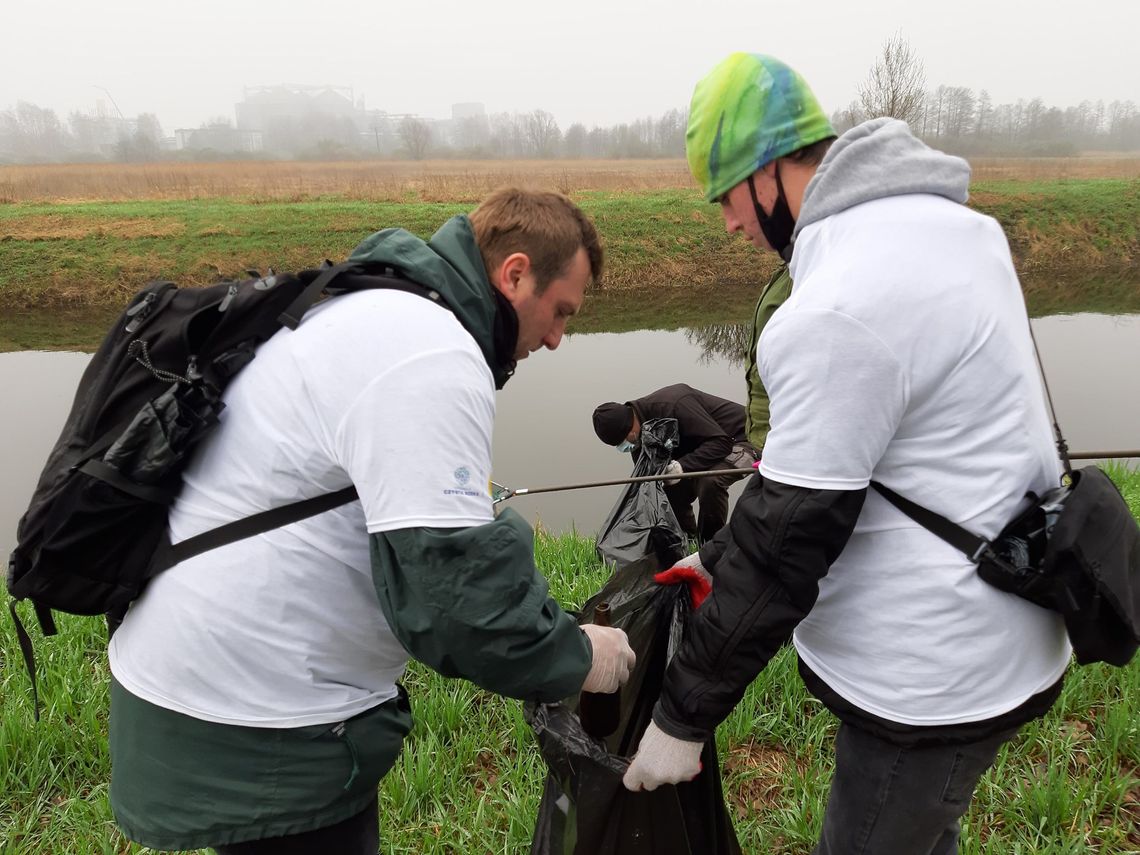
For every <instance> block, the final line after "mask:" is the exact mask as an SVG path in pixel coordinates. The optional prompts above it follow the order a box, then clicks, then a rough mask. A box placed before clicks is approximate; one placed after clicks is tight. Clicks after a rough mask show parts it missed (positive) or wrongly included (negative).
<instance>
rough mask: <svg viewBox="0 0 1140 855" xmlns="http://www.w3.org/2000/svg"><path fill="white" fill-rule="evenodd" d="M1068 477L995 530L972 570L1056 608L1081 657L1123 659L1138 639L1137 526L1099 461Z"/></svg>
mask: <svg viewBox="0 0 1140 855" xmlns="http://www.w3.org/2000/svg"><path fill="white" fill-rule="evenodd" d="M1071 477H1072V484H1071V485H1070V486H1066V487H1058V488H1057V489H1055V490H1050V491H1049V492H1048V493H1046V494H1045V496H1044V497H1042V498H1041V499H1040V500H1039V501H1037V502H1034V504H1033V505H1032V506H1031V507H1030V508H1029V509H1028V510H1027V511H1025V512H1024V513H1023V514H1022V515H1021V516H1019V517H1018V518H1017V519H1016V520H1014V521H1013V522H1012V523H1010V524H1009V525H1008V526H1006V528H1005V529H1004V530H1003V531H1002V532H1001V534H999V535H998V536H997V537H996V538H994V540H993V542H992V543H991V544H990V548H989V549H988V550H985V551H983V553H982V555H981V557H980V560H979V562H978V574H979V575H980V576H981V577H982V578H983V579H984V580H985V581H987V582H989V583H990V584H991V585H993V586H994V587H997V588H1001V589H1002V590H1003V591H1009V592H1010V593H1011V594H1017V595H1018V596H1019V597H1024V598H1025V599H1027V600H1030V601H1031V602H1034V603H1036V604H1037V605H1039V606H1042V607H1044V608H1047V609H1052V610H1053V611H1057V612H1060V613H1061V615H1062V616H1063V617H1064V619H1065V628H1066V630H1068V633H1069V640H1070V641H1071V642H1072V644H1073V651H1074V652H1075V653H1076V656H1077V661H1078V662H1080V663H1081V664H1082V665H1083V664H1086V663H1089V662H1108V663H1110V664H1112V665H1126V664H1127V663H1128V662H1129V660H1131V659H1132V656H1133V654H1134V653H1135V652H1136V649H1137V646H1138V644H1140V526H1137V524H1136V520H1135V519H1134V518H1133V516H1132V513H1131V511H1130V510H1129V508H1128V504H1127V503H1126V502H1125V501H1124V497H1123V496H1122V495H1121V494H1120V491H1119V490H1117V488H1116V485H1115V484H1113V483H1112V481H1111V480H1109V478H1108V476H1107V475H1105V474H1104V472H1102V471H1101V470H1100V469H1098V468H1096V467H1095V466H1089V467H1085V468H1084V469H1078V470H1076V471H1074V472H1073V473H1072V476H1071Z"/></svg>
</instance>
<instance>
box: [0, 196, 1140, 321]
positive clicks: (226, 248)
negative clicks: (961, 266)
mask: <svg viewBox="0 0 1140 855" xmlns="http://www.w3.org/2000/svg"><path fill="white" fill-rule="evenodd" d="M574 195H575V198H576V200H577V201H578V202H579V203H580V204H581V205H582V207H583V208H584V209H585V210H586V211H587V212H588V213H589V214H590V215H591V216H592V217H593V218H594V219H595V221H596V222H597V225H598V228H599V230H600V232H601V234H602V236H603V239H604V242H605V245H606V251H607V271H606V276H605V288H606V289H609V290H622V289H624V290H637V289H653V290H655V291H657V290H661V289H669V288H678V287H694V286H695V287H698V288H703V287H711V286H713V285H717V286H722V285H733V284H744V283H752V284H754V283H755V282H756V281H757V279H758V278H759V277H761V276H762V275H764V273H765V271H767V270H770V269H771V268H772V266H773V256H771V254H769V253H757V252H756V251H755V250H753V249H752V248H751V247H750V246H749V245H748V244H747V243H746V242H745V241H743V240H742V239H740V238H739V236H732V235H728V234H726V233H725V231H724V227H723V224H722V221H721V218H720V214H719V212H718V210H717V209H716V208H715V207H714V206H711V205H708V204H705V203H704V202H703V201H702V200H701V199H700V197H699V195H698V194H697V193H696V191H694V190H692V189H671V190H670V189H653V190H622V191H614V190H589V191H580V192H577V193H575V194H574ZM972 204H973V205H974V206H975V207H976V208H978V209H979V210H981V211H983V212H985V213H987V214H991V215H993V216H994V217H996V218H997V219H998V220H999V221H1000V222H1001V223H1002V225H1003V226H1004V227H1005V229H1006V232H1007V234H1008V235H1009V238H1010V243H1011V246H1012V248H1013V251H1014V256H1015V260H1016V262H1017V264H1018V267H1019V270H1020V271H1021V272H1022V273H1027V274H1035V273H1040V272H1043V271H1049V272H1050V273H1051V274H1068V275H1071V274H1074V273H1080V274H1081V275H1088V274H1090V273H1113V272H1120V271H1124V272H1127V271H1131V272H1132V273H1133V275H1134V272H1135V263H1134V262H1135V258H1136V256H1137V251H1138V247H1140V235H1138V233H1137V224H1138V222H1140V179H1133V180H1124V179H1098V180H1087V181H1057V182H1020V183H1019V182H1001V183H993V184H985V183H981V184H978V185H976V186H975V189H974V197H973V201H972ZM470 207H471V204H470V203H466V202H461V201H448V202H425V201H405V202H367V201H359V200H353V199H344V198H323V199H319V200H310V201H300V202H282V201H260V200H259V201H255V200H251V199H241V198H211V199H199V200H171V201H154V200H147V201H127V202H67V203H62V202H61V203H13V204H9V205H0V270H3V278H2V279H0V309H3V310H6V311H15V310H25V309H29V308H32V307H47V306H52V307H72V308H88V307H92V306H106V305H120V304H122V303H123V302H125V301H126V300H127V299H128V298H129V296H130V295H132V294H133V293H134V292H135V290H137V288H138V287H140V285H141V284H142V283H145V282H146V281H148V280H150V279H155V278H170V279H174V280H176V281H178V282H180V283H188V284H196V283H197V284H202V283H207V282H211V281H216V280H218V279H219V278H223V277H230V276H241V275H243V272H244V271H245V270H247V269H256V270H264V269H266V268H267V267H274V268H275V269H279V270H281V269H284V270H293V269H299V268H304V267H310V266H315V265H316V264H317V263H319V262H320V261H321V260H322V259H324V258H334V259H336V258H342V257H344V256H345V255H346V254H347V253H348V252H349V251H351V249H352V248H353V247H354V246H355V245H356V244H357V243H358V242H359V241H360V240H361V239H362V238H363V237H364V236H366V235H367V234H369V233H370V232H372V231H375V230H377V229H380V228H384V227H387V226H390V225H393V224H399V225H401V226H403V227H405V228H407V229H409V230H410V231H413V232H415V233H417V234H421V235H425V236H426V235H429V234H430V233H431V232H432V231H434V230H435V228H437V227H438V226H439V225H440V224H441V223H442V222H444V221H445V220H446V219H447V218H448V217H450V216H452V215H454V214H456V213H460V212H464V211H467V210H469V209H470Z"/></svg>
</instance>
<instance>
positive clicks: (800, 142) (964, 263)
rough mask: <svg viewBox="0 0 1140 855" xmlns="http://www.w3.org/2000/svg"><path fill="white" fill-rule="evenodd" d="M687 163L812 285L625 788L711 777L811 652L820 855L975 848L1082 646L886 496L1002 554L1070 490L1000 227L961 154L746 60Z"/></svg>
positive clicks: (792, 317) (772, 63)
mask: <svg viewBox="0 0 1140 855" xmlns="http://www.w3.org/2000/svg"><path fill="white" fill-rule="evenodd" d="M687 149H688V156H689V163H690V166H691V168H692V171H693V173H694V176H695V177H696V178H697V180H698V181H699V183H700V184H701V185H702V187H703V188H704V190H705V193H706V197H707V198H708V200H709V201H712V202H718V203H719V204H720V206H721V210H722V213H723V215H724V219H725V224H726V226H727V228H728V230H729V231H730V232H741V233H743V234H744V235H745V236H746V237H747V238H748V239H749V240H750V241H751V242H752V243H753V244H754V245H755V246H756V247H757V248H760V249H765V250H772V251H776V252H778V253H780V254H781V255H782V256H784V257H785V259H788V260H790V269H791V276H792V281H793V282H794V285H793V287H792V292H791V296H790V297H789V299H788V300H787V302H786V303H785V304H784V305H783V306H781V307H780V308H779V309H777V310H776V312H775V314H774V315H773V316H772V318H771V320H770V321H769V322H768V324H767V326H766V327H765V329H764V331H763V333H762V335H761V337H760V340H759V346H758V355H757V359H758V365H759V369H760V375H761V377H762V379H763V383H764V386H765V387H766V388H767V390H768V392H769V395H770V399H771V431H770V433H769V434H768V438H767V442H766V444H765V447H764V454H763V460H762V463H761V465H760V471H759V474H758V475H757V476H756V477H754V478H753V479H752V481H751V483H750V484H749V485H748V486H747V487H746V489H745V492H744V494H743V495H742V496H741V498H740V500H739V501H738V503H737V505H736V509H735V511H734V513H733V515H732V518H731V520H730V521H729V524H728V526H726V528H725V529H724V530H722V532H721V533H720V534H719V535H718V537H717V539H716V541H714V543H713V544H710V545H709V547H706V549H705V550H702V552H701V553H699V554H698V555H695V556H691V557H690V558H689V559H686V561H685V562H683V563H684V564H685V565H686V568H687V572H688V573H689V574H690V575H691V576H702V575H706V576H707V574H708V573H710V572H711V574H712V579H713V585H712V594H711V596H710V597H709V598H708V599H707V600H706V601H705V603H704V605H703V606H702V607H701V608H700V609H699V610H698V611H697V613H696V615H695V619H694V621H693V624H692V626H691V628H690V633H689V636H688V637H687V638H686V641H685V643H684V644H683V646H682V647H681V649H680V650H679V651H678V653H677V655H676V656H675V658H674V659H673V660H672V662H671V664H670V667H669V670H668V672H667V674H666V678H665V681H664V686H663V688H662V693H661V699H660V701H659V703H658V705H657V707H656V708H655V710H654V714H653V722H652V724H651V725H650V726H649V728H648V729H647V731H646V733H645V736H644V738H643V740H642V742H641V745H640V747H639V750H638V752H637V756H636V757H635V759H634V761H633V763H632V764H631V766H630V768H629V771H628V773H627V775H626V778H625V781H626V785H627V786H628V787H629V788H630V789H633V790H638V789H642V788H645V789H653V788H654V787H656V786H659V785H660V784H663V783H674V782H678V781H682V780H686V779H688V778H690V777H692V776H693V775H694V774H695V773H696V771H697V768H698V766H697V763H698V759H697V758H698V755H699V753H700V747H701V745H702V744H703V742H704V740H705V739H706V738H707V737H708V736H709V734H710V733H711V732H712V731H713V729H714V728H715V727H716V725H717V724H718V723H719V722H720V721H722V720H723V719H724V718H725V716H727V714H728V713H729V712H730V711H731V709H732V708H733V706H734V705H735V704H736V703H737V702H738V701H739V700H740V698H741V696H742V695H743V693H744V690H745V689H746V688H747V686H748V684H749V683H750V682H751V681H752V680H753V678H754V677H755V676H756V674H757V673H758V672H759V671H760V670H761V669H762V668H764V666H765V665H766V664H767V662H768V661H769V659H770V658H771V657H772V656H773V655H774V654H775V652H776V651H777V650H778V649H779V647H780V645H781V644H782V643H783V642H785V641H786V640H788V639H789V638H791V639H792V641H793V643H794V645H795V648H796V652H797V653H798V655H799V662H800V671H801V674H802V676H803V678H804V680H805V683H806V684H807V686H808V688H809V689H810V690H811V691H812V692H813V693H814V694H815V695H816V696H817V697H819V698H820V699H821V700H822V701H823V702H824V703H825V704H826V705H827V706H828V708H829V709H831V710H832V711H833V712H834V713H835V714H836V715H837V716H838V717H839V718H840V720H841V724H840V727H839V732H838V735H837V738H836V772H835V778H834V780H833V783H832V788H831V793H830V797H829V800H828V806H827V811H826V813H825V816H824V820H823V831H822V836H821V839H820V841H819V845H818V847H817V848H816V850H815V851H816V852H817V853H819V854H820V855H835V853H846V852H874V853H876V855H928V853H929V854H930V855H948V853H954V852H957V851H958V850H957V846H958V836H959V818H960V817H961V815H962V814H963V813H964V812H965V810H966V807H967V806H968V804H969V801H970V798H971V795H972V793H973V790H974V787H975V785H976V783H977V780H978V778H979V776H980V775H981V774H982V773H983V772H984V771H985V770H986V769H987V768H988V767H989V766H990V764H991V763H992V762H993V758H994V756H995V754H996V752H997V750H998V748H999V747H1000V746H1001V744H1002V743H1003V742H1005V741H1006V740H1007V739H1009V738H1010V737H1011V736H1012V735H1013V734H1014V733H1015V732H1016V731H1017V728H1018V727H1019V726H1020V725H1022V724H1023V723H1025V722H1026V721H1029V720H1031V719H1033V718H1035V717H1037V716H1040V715H1042V714H1043V713H1044V712H1045V711H1046V710H1047V709H1048V708H1049V707H1050V706H1051V704H1052V703H1053V701H1054V700H1055V698H1056V697H1057V695H1058V694H1059V692H1060V688H1061V681H1062V678H1063V674H1064V671H1065V668H1066V666H1067V663H1068V661H1069V655H1070V648H1069V645H1068V641H1067V639H1066V637H1065V633H1064V627H1063V625H1062V622H1061V619H1060V617H1059V615H1057V614H1054V613H1052V612H1049V611H1046V610H1045V609H1041V608H1038V607H1037V606H1034V605H1032V604H1030V603H1029V602H1027V601H1025V600H1022V599H1020V598H1018V597H1016V596H1013V595H1010V594H1007V593H1003V592H1001V591H999V590H997V589H996V588H993V587H990V586H989V585H987V584H986V583H985V582H983V581H982V580H981V578H980V577H979V576H978V574H977V572H976V568H975V566H974V565H973V563H972V562H971V561H970V560H969V559H968V558H966V557H965V556H964V555H963V554H962V553H961V552H959V551H958V550H956V549H955V548H954V547H952V546H950V545H949V544H947V543H945V542H944V541H942V540H941V539H939V538H938V537H937V536H935V535H934V534H932V533H930V532H929V531H927V530H926V529H924V528H922V527H921V526H919V525H918V524H917V523H915V522H913V521H912V520H911V519H910V518H909V517H907V516H905V515H904V514H903V513H902V512H901V511H899V510H897V509H896V508H895V507H894V506H893V505H891V504H889V503H888V502H887V500H886V499H884V498H883V496H882V495H880V494H879V493H877V492H875V491H874V490H869V489H868V487H869V485H870V483H871V482H872V481H875V482H879V483H882V484H884V485H885V486H886V487H889V488H891V489H893V490H894V491H895V492H897V493H898V494H901V495H902V496H904V497H905V498H907V499H910V500H911V501H913V502H916V503H918V504H919V505H923V506H925V507H927V508H928V509H930V510H932V511H934V512H936V513H938V514H941V515H943V516H945V517H947V518H949V519H950V520H952V521H954V522H956V523H958V524H959V525H961V526H963V527H964V528H966V529H969V530H970V531H973V532H975V533H977V534H979V535H981V536H984V537H987V538H989V537H992V536H994V535H995V534H997V533H998V531H999V530H1000V529H1001V528H1002V527H1003V526H1004V525H1005V524H1006V523H1007V522H1009V521H1010V520H1011V519H1012V518H1013V517H1014V516H1015V513H1016V512H1017V511H1018V510H1020V508H1021V506H1022V503H1023V501H1024V497H1025V496H1026V494H1027V493H1028V492H1030V491H1033V492H1036V493H1041V492H1042V491H1044V490H1045V489H1048V488H1050V487H1052V486H1055V485H1056V484H1057V483H1058V476H1059V467H1058V464H1057V460H1056V457H1055V454H1054V451H1053V447H1052V441H1051V438H1050V433H1049V423H1048V420H1047V417H1046V414H1045V412H1046V411H1045V406H1044V401H1043V399H1042V393H1041V387H1040V383H1039V381H1038V379H1037V371H1036V367H1035V363H1034V356H1033V347H1032V344H1031V340H1030V335H1029V327H1028V320H1027V317H1026V312H1025V306H1024V301H1023V298H1022V295H1021V290H1020V287H1019V284H1018V281H1017V276H1016V275H1015V273H1014V270H1013V265H1012V261H1011V258H1010V253H1009V248H1008V245H1007V243H1006V240H1005V237H1004V235H1003V234H1002V231H1001V228H1000V227H999V226H998V224H997V223H996V222H994V221H993V220H992V219H990V218H989V217H985V216H982V215H981V214H978V213H976V212H974V211H971V210H970V209H969V208H967V207H966V206H965V205H964V204H963V203H964V202H965V201H966V197H967V188H968V184H969V167H968V165H967V164H966V162H965V161H963V160H961V159H959V158H956V157H949V156H947V155H945V154H942V153H940V152H937V151H934V150H932V149H930V148H928V147H927V146H925V145H924V144H923V143H922V142H920V141H919V140H918V139H916V138H915V137H914V136H912V135H911V133H910V131H909V129H908V128H907V126H906V125H905V124H904V123H903V122H900V121H897V120H893V119H875V120H872V121H869V122H865V123H863V124H861V125H859V126H857V127H855V128H853V129H852V130H850V131H848V132H847V133H845V134H843V135H842V136H840V137H839V138H838V139H835V134H834V132H833V131H832V129H831V126H830V124H829V123H828V121H827V118H826V116H825V114H824V113H823V111H822V110H821V109H820V107H819V105H818V103H817V102H816V100H815V98H814V96H813V95H812V94H811V92H810V90H809V89H808V87H807V85H806V83H804V81H803V79H802V78H801V77H800V76H799V75H798V74H796V73H795V72H794V71H793V70H792V69H790V68H788V66H786V65H784V64H783V63H781V62H779V61H778V60H776V59H774V58H772V57H769V56H761V55H755V54H743V53H738V54H733V55H731V56H729V57H728V58H727V59H726V60H724V61H723V62H722V63H720V64H719V65H718V66H717V67H716V68H715V69H714V70H713V71H712V72H711V73H710V74H709V75H708V76H707V77H706V78H705V79H704V80H702V81H701V82H700V83H699V84H698V85H697V87H696V90H695V93H694V95H693V101H692V106H691V110H690V120H689V129H688V136H687ZM706 564H707V568H706ZM672 575H673V576H674V577H676V576H677V575H681V574H680V573H679V572H678V571H676V570H675V572H674V573H673V574H672Z"/></svg>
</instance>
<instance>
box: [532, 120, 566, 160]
mask: <svg viewBox="0 0 1140 855" xmlns="http://www.w3.org/2000/svg"><path fill="white" fill-rule="evenodd" d="M522 126H523V131H524V133H525V134H526V142H527V147H528V148H529V149H530V151H531V153H532V154H534V156H535V157H554V156H555V155H556V154H557V153H558V144H559V143H561V142H562V131H561V129H559V127H558V122H556V121H555V120H554V116H552V115H551V114H550V113H548V112H546V111H545V110H532V111H531V112H529V113H527V114H526V115H525V116H523V117H522Z"/></svg>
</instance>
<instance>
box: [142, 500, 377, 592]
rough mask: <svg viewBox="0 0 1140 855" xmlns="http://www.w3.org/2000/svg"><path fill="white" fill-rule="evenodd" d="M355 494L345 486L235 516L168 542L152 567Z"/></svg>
mask: <svg viewBox="0 0 1140 855" xmlns="http://www.w3.org/2000/svg"><path fill="white" fill-rule="evenodd" d="M356 498H357V492H356V488H355V487H345V488H344V489H343V490H337V491H336V492H335V493H324V494H323V495H320V496H314V497H313V498H311V499H302V500H301V501H299V502H293V503H292V504H288V505H281V506H279V507H276V508H270V509H269V510H267V511H261V512H260V513H256V514H253V515H252V516H248V517H244V518H242V519H240V520H234V521H233V522H231V523H226V524H225V525H220V526H218V527H217V528H212V529H210V530H209V531H204V532H202V533H201V534H196V535H194V536H193V537H188V538H186V540H182V541H179V542H178V543H175V544H172V545H170V546H168V547H167V548H166V549H165V550H164V551H163V553H162V554H161V555H159V556H157V557H156V563H155V566H154V568H153V570H154V572H156V573H157V572H160V571H162V570H165V569H167V568H168V567H173V566H174V565H175V564H178V563H179V562H181V561H185V560H186V559H187V558H192V557H193V556H195V555H198V554H200V553H202V552H208V551H209V550H211V549H217V548H218V547H219V546H225V545H226V544H229V543H235V542H237V541H239V540H244V539H245V538H247V537H253V536H254V535H255V534H262V533H264V532H267V531H272V530H273V529H275V528H281V527H282V526H287V525H290V524H291V523H295V522H300V521H301V520H304V519H308V518H309V517H315V516H316V515H317V514H323V513H324V512H325V511H331V510H332V509H333V508H339V507H340V506H341V505H347V504H348V503H349V502H351V501H354V500H355V499H356Z"/></svg>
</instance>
